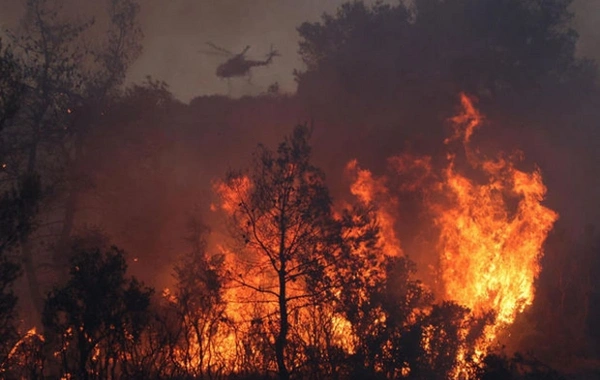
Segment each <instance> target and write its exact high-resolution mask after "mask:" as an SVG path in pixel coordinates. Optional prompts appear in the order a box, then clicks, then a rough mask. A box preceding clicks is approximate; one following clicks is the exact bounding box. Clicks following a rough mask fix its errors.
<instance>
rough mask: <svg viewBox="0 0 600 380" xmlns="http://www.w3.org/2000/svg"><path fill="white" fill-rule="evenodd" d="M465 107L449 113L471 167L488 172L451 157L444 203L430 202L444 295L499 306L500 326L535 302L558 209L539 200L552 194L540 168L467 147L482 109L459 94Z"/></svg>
mask: <svg viewBox="0 0 600 380" xmlns="http://www.w3.org/2000/svg"><path fill="white" fill-rule="evenodd" d="M461 102H462V105H463V108H464V112H463V113H462V114H460V115H459V116H457V117H454V118H452V119H451V121H452V122H453V124H454V135H453V137H452V139H447V140H446V141H445V142H446V144H448V143H449V142H451V141H453V140H454V139H459V138H460V139H461V140H462V143H463V145H464V147H465V151H466V152H467V158H468V160H469V163H470V165H471V166H472V167H473V168H475V169H477V170H479V171H480V172H481V173H482V174H483V175H484V177H485V180H484V181H481V182H482V183H479V182H476V181H474V180H472V179H469V178H467V177H466V176H465V175H463V174H461V173H459V172H458V170H457V169H456V164H455V156H454V155H449V156H448V166H447V168H446V169H445V170H444V172H443V176H442V180H443V182H442V183H441V184H440V189H441V190H442V191H443V192H444V194H445V195H446V197H445V201H446V202H444V204H443V205H440V204H433V203H432V204H430V205H429V206H430V207H431V209H432V210H433V212H434V215H435V223H436V225H437V226H438V227H439V229H440V240H439V249H440V269H441V273H442V279H443V283H444V287H445V293H446V298H448V299H451V300H454V301H457V302H458V303H460V304H462V305H465V306H467V307H469V308H470V309H471V310H472V311H473V312H475V313H483V312H486V311H490V310H491V311H494V312H495V314H496V323H495V325H494V328H493V329H491V331H489V334H488V338H490V339H491V338H493V337H494V336H495V330H496V328H498V327H500V326H503V325H507V324H510V323H512V322H513V321H514V319H515V316H516V315H517V313H519V312H522V311H523V310H524V308H525V307H526V306H528V305H531V303H532V302H533V298H534V293H535V289H534V280H535V278H536V277H537V276H538V274H539V273H540V270H541V268H540V264H539V259H540V257H541V255H542V244H543V242H544V240H545V239H546V236H547V234H548V232H549V231H550V229H551V228H552V225H553V223H554V222H555V221H556V219H557V217H558V215H557V214H556V213H555V212H554V211H552V210H550V209H549V208H547V207H544V206H543V205H542V204H541V202H542V200H543V199H544V196H545V194H546V187H545V186H544V184H543V182H542V176H541V173H540V171H539V169H536V170H534V171H533V172H532V173H527V172H524V171H521V170H518V169H516V168H515V165H514V164H515V162H514V161H515V158H503V157H499V158H496V159H486V158H482V157H478V156H477V155H476V154H473V153H472V152H471V150H470V149H469V145H468V144H469V142H470V138H471V136H472V133H473V130H474V129H475V128H477V127H479V126H480V124H481V120H482V118H481V115H480V114H479V112H478V111H477V110H476V109H475V107H474V106H473V103H472V101H471V100H470V99H469V98H468V97H467V96H465V95H464V94H463V95H462V96H461Z"/></svg>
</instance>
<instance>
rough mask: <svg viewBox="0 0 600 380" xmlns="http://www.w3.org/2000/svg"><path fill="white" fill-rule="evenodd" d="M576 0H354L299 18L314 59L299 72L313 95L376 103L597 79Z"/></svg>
mask: <svg viewBox="0 0 600 380" xmlns="http://www.w3.org/2000/svg"><path fill="white" fill-rule="evenodd" d="M571 2H572V0H550V1H541V0H526V1H523V0H447V1H440V0H416V1H414V2H413V3H414V4H413V5H412V6H410V7H409V6H407V5H405V4H404V3H403V2H401V3H400V4H398V5H394V6H390V5H382V4H377V5H374V6H372V7H369V6H367V5H365V4H364V3H362V2H360V1H354V2H349V3H346V4H344V5H343V6H341V7H340V8H339V9H338V11H337V13H336V14H335V15H328V14H325V15H323V17H322V20H321V21H320V22H315V23H304V24H302V25H301V26H300V27H299V28H298V32H299V34H300V38H301V40H300V49H299V53H300V56H301V58H302V60H303V62H304V63H305V65H306V69H305V70H304V71H303V72H298V73H297V80H298V85H299V87H298V92H299V94H300V95H301V96H305V97H313V98H316V99H317V100H313V102H314V101H316V102H321V103H323V102H331V101H332V99H335V98H336V97H341V98H342V99H343V100H345V102H346V103H348V104H355V103H356V102H358V104H363V105H364V107H366V108H368V107H377V104H379V103H380V102H382V101H383V102H384V103H386V104H389V102H393V103H394V105H395V106H399V105H402V104H406V102H410V104H413V105H417V104H419V102H420V101H422V100H423V99H430V98H432V97H435V98H439V97H442V98H443V97H447V96H455V94H457V93H459V92H460V91H465V92H467V93H470V94H474V95H477V96H480V97H484V98H493V99H495V100H496V101H498V100H499V99H502V97H506V96H515V95H519V96H522V95H525V94H528V93H532V92H533V93H536V91H541V90H542V89H544V90H545V91H547V90H548V89H549V88H553V89H556V88H557V87H559V86H562V87H563V88H562V90H563V91H564V90H565V88H564V86H565V85H566V84H568V83H571V84H573V83H575V84H576V86H577V88H578V90H582V89H589V86H590V81H589V78H590V76H591V75H592V69H593V68H592V67H591V66H590V65H589V63H588V62H586V61H582V60H580V59H578V58H576V56H575V45H576V42H577V33H576V32H575V30H574V29H573V25H572V17H573V15H572V13H571V12H570V10H569V5H570V3H571ZM582 77H585V78H588V80H587V81H582V80H581V78H582ZM592 82H593V80H592ZM434 94H437V95H434ZM566 99H568V97H566ZM353 102H354V103H353ZM430 105H431V106H434V105H435V103H430Z"/></svg>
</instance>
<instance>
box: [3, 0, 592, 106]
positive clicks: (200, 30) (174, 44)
mask: <svg viewBox="0 0 600 380" xmlns="http://www.w3.org/2000/svg"><path fill="white" fill-rule="evenodd" d="M62 1H63V2H64V3H65V4H66V7H65V8H67V11H69V12H72V13H74V14H76V15H78V16H83V15H89V14H90V13H94V12H98V11H99V10H100V8H101V7H100V6H99V4H100V3H102V2H99V1H96V0H62ZM24 2H25V0H0V9H1V13H0V22H1V23H2V27H3V28H6V27H15V26H16V25H17V20H18V18H19V17H20V15H21V10H22V4H23V3H24ZM344 2H346V0H140V2H139V3H140V5H141V13H140V24H141V27H142V30H143V33H144V40H143V49H144V51H143V53H142V55H141V56H140V58H139V59H138V60H137V61H136V62H135V63H134V65H133V66H132V67H131V69H130V72H129V81H130V82H140V81H143V80H144V78H145V77H146V76H147V75H150V76H152V77H153V78H154V79H157V80H162V81H165V82H166V83H167V84H168V85H169V87H170V89H171V91H172V92H173V94H174V95H175V96H176V97H177V98H178V99H180V100H182V101H184V102H188V101H189V100H191V99H192V98H194V97H196V96H199V95H210V94H221V95H231V96H240V95H256V94H260V93H261V92H264V91H266V89H267V88H268V86H269V85H270V84H273V83H275V82H277V83H278V84H279V87H280V89H281V90H283V91H284V92H288V93H291V92H294V90H295V87H296V86H295V82H294V77H293V70H294V69H302V63H301V61H300V59H299V57H298V54H297V50H298V33H297V31H296V28H297V27H298V26H299V25H300V24H301V23H302V22H304V21H318V20H319V19H320V17H321V15H322V14H323V13H324V12H326V13H330V14H331V13H335V11H336V9H337V8H338V7H339V6H340V5H341V4H343V3H344ZM365 2H366V3H369V4H372V3H374V2H375V0H367V1H365ZM387 2H388V3H391V4H393V3H395V1H393V0H388V1H387ZM572 10H573V11H574V12H575V26H576V28H577V31H578V32H579V34H580V40H579V44H578V49H579V53H580V54H581V55H585V56H589V57H591V58H594V59H597V60H598V58H600V28H598V27H597V25H598V22H600V1H597V0H575V1H574V3H573V9H572ZM206 42H212V43H214V44H216V45H219V46H222V47H223V48H225V49H228V50H229V51H231V52H234V53H235V52H240V51H242V50H243V49H244V47H245V46H247V45H249V46H250V50H249V51H248V53H247V57H248V58H249V59H264V56H265V54H266V53H267V52H268V51H269V48H270V46H271V45H273V47H274V48H276V49H277V50H279V52H280V53H281V56H280V57H278V58H277V59H275V61H274V62H273V63H272V64H271V65H270V66H268V67H259V68H255V69H253V70H252V76H251V78H250V80H248V79H246V78H236V79H231V80H230V81H229V82H228V81H227V80H223V79H219V78H218V77H216V75H215V70H216V68H217V66H218V65H219V64H220V63H222V62H224V61H225V60H226V59H227V58H226V57H220V56H215V55H209V54H205V53H202V52H200V51H206V50H210V49H208V48H207V46H206Z"/></svg>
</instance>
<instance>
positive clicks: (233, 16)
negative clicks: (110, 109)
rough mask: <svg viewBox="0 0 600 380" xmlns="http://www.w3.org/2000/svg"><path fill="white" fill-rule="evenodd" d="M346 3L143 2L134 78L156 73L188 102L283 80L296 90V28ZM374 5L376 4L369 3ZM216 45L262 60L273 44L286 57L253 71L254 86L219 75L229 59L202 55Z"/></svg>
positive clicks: (325, 0) (319, 0) (262, 0)
mask: <svg viewBox="0 0 600 380" xmlns="http://www.w3.org/2000/svg"><path fill="white" fill-rule="evenodd" d="M343 2H344V0H142V1H141V4H142V14H141V19H142V27H143V30H144V34H145V39H144V54H143V56H142V57H141V58H140V59H139V60H138V61H137V62H136V64H135V66H134V67H133V68H132V71H131V79H133V80H136V81H138V80H141V79H143V78H144V75H146V74H148V73H149V74H151V75H152V76H153V77H155V78H156V79H163V80H165V81H166V82H167V83H168V84H169V85H170V86H171V89H172V91H173V92H174V93H175V94H176V95H177V96H178V97H179V98H181V99H182V100H184V101H188V100H190V99H191V98H192V97H194V96H197V95H200V94H212V93H220V94H227V93H228V92H229V87H231V95H240V94H256V93H260V92H262V91H265V90H266V88H267V86H268V85H270V84H272V83H274V82H278V83H279V85H280V88H281V89H282V90H284V91H288V92H291V91H294V90H295V83H294V80H293V76H292V72H293V69H294V68H299V67H301V66H300V61H299V59H298V56H297V46H298V44H297V42H298V34H297V32H296V27H297V26H298V25H300V24H301V23H302V22H304V21H307V20H312V21H316V20H318V19H319V18H320V16H321V14H322V13H323V12H329V13H331V12H335V10H336V9H337V7H338V6H339V5H340V4H342V3H343ZM369 2H373V1H369ZM207 41H211V42H213V43H215V44H216V45H219V46H222V47H224V48H226V49H228V50H230V51H232V52H240V51H242V50H243V49H244V47H245V46H246V45H250V46H251V48H250V50H249V51H248V53H247V57H248V58H249V59H263V58H264V55H265V54H266V53H267V52H268V51H269V48H270V45H271V44H273V46H274V47H275V48H277V50H279V52H280V54H281V56H280V57H277V58H276V59H275V60H274V61H273V63H272V64H271V65H270V66H268V67H260V68H255V69H253V70H252V78H251V83H248V82H247V80H246V79H244V78H236V79H231V81H230V84H229V85H228V83H227V81H226V80H221V79H219V78H217V77H216V76H215V70H216V67H217V66H218V65H219V64H220V63H222V62H224V61H225V60H226V59H227V58H226V57H220V56H214V55H208V54H202V53H198V50H210V49H209V48H207V46H206V45H205V43H206V42H207Z"/></svg>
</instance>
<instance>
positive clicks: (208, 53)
mask: <svg viewBox="0 0 600 380" xmlns="http://www.w3.org/2000/svg"><path fill="white" fill-rule="evenodd" d="M198 53H200V54H206V55H213V56H218V57H228V56H230V54H227V53H225V52H222V51H212V50H210V51H208V50H198Z"/></svg>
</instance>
